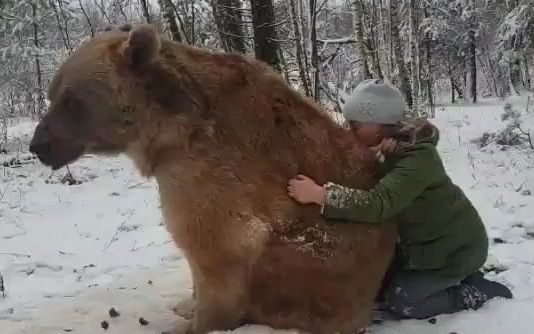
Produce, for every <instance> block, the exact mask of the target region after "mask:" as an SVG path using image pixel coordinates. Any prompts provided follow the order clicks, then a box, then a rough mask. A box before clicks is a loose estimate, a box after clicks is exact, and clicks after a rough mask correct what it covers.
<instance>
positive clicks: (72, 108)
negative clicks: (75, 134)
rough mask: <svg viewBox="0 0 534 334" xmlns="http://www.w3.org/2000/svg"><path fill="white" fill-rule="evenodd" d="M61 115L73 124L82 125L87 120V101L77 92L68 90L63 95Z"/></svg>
mask: <svg viewBox="0 0 534 334" xmlns="http://www.w3.org/2000/svg"><path fill="white" fill-rule="evenodd" d="M61 104H62V108H61V110H62V111H63V112H62V115H61V117H62V118H63V119H65V121H66V122H67V123H69V124H71V125H72V126H76V127H79V126H82V125H84V123H85V122H86V120H87V115H86V108H85V103H84V102H83V101H82V99H80V98H79V97H78V96H77V95H76V94H73V93H71V92H66V94H64V95H63V98H62V101H61Z"/></svg>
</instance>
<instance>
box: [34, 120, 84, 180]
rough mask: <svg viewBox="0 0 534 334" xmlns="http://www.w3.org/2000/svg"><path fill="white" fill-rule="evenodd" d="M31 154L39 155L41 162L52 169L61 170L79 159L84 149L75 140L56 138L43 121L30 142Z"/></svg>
mask: <svg viewBox="0 0 534 334" xmlns="http://www.w3.org/2000/svg"><path fill="white" fill-rule="evenodd" d="M30 152H31V153H33V154H35V155H37V158H39V160H40V161H41V162H42V163H43V164H45V165H47V166H50V167H52V169H54V170H55V169H59V168H61V167H63V166H65V165H67V164H68V163H70V162H72V161H74V160H76V159H77V158H79V157H80V156H81V155H82V154H83V152H84V147H83V145H81V144H80V143H79V142H77V140H76V139H75V138H72V139H70V140H69V139H67V138H66V137H64V136H63V137H55V136H53V135H52V132H51V131H50V129H49V127H48V126H47V125H46V123H45V122H44V121H41V123H39V125H37V128H35V132H34V133H33V138H32V140H31V142H30Z"/></svg>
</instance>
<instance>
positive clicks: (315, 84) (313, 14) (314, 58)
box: [309, 0, 321, 101]
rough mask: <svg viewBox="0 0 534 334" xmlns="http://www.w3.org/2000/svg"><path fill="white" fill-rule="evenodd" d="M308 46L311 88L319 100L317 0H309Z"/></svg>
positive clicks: (315, 98)
mask: <svg viewBox="0 0 534 334" xmlns="http://www.w3.org/2000/svg"><path fill="white" fill-rule="evenodd" d="M309 10H310V16H309V18H310V23H309V24H310V47H311V59H310V60H311V77H312V81H311V88H312V96H313V98H314V100H315V101H317V100H319V91H320V87H321V85H320V80H319V78H320V77H319V53H318V50H317V0H310V2H309Z"/></svg>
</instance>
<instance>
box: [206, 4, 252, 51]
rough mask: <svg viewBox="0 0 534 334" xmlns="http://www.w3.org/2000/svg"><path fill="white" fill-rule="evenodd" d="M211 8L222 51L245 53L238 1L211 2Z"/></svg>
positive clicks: (240, 10)
mask: <svg viewBox="0 0 534 334" xmlns="http://www.w3.org/2000/svg"><path fill="white" fill-rule="evenodd" d="M211 8H212V11H213V17H214V18H215V24H216V25H217V30H218V31H219V37H220V39H221V44H222V46H223V49H224V50H225V51H227V52H234V51H235V52H240V53H245V52H246V47H245V38H244V32H243V19H242V15H241V12H242V9H241V6H240V1H239V0H211Z"/></svg>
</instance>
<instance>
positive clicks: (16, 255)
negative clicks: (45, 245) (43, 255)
mask: <svg viewBox="0 0 534 334" xmlns="http://www.w3.org/2000/svg"><path fill="white" fill-rule="evenodd" d="M0 255H10V256H14V257H25V258H28V259H29V258H31V255H28V254H20V253H0Z"/></svg>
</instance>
